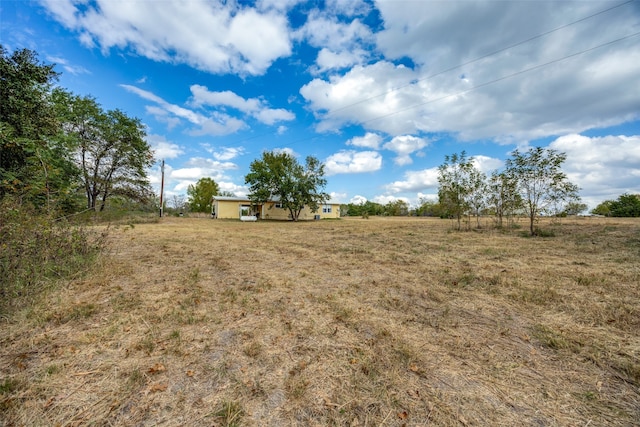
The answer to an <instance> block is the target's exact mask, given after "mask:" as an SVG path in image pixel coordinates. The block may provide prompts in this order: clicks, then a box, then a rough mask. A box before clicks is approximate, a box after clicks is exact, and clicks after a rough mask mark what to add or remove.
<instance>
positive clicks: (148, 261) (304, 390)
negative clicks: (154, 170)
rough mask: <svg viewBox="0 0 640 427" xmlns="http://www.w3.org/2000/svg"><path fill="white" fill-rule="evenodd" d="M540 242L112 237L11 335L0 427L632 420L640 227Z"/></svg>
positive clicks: (154, 232)
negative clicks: (93, 261)
mask: <svg viewBox="0 0 640 427" xmlns="http://www.w3.org/2000/svg"><path fill="white" fill-rule="evenodd" d="M521 225H522V230H526V224H525V223H524V222H522V223H521ZM543 227H544V229H545V230H549V231H552V232H553V234H554V236H553V237H547V238H527V237H523V236H522V235H521V232H520V231H513V232H509V233H503V232H500V231H497V230H494V229H490V228H486V229H484V230H482V231H471V232H456V231H452V230H451V223H450V222H449V221H445V220H438V219H416V218H414V219H408V218H405V219H399V218H388V219H383V218H371V219H368V220H364V219H344V220H338V221H317V222H301V223H286V222H257V223H241V222H236V221H222V220H218V221H214V220H210V219H204V218H164V219H162V220H161V221H160V222H158V223H152V224H137V225H135V226H120V227H115V228H114V227H112V229H111V230H110V231H109V237H108V246H109V251H108V254H107V255H106V256H104V257H102V258H101V260H100V261H99V263H98V265H96V266H94V267H92V268H91V270H90V271H88V272H87V273H86V274H85V275H84V276H83V277H78V278H76V279H75V280H73V281H71V282H69V283H65V284H62V285H61V286H60V287H59V288H58V289H57V290H55V291H51V292H49V293H48V294H47V295H45V296H44V297H43V299H42V301H40V302H38V303H37V304H35V305H34V306H33V307H30V308H28V309H24V310H22V311H20V312H17V313H14V314H12V315H11V316H10V317H9V318H5V319H2V320H1V322H2V323H1V330H0V425H4V426H23V425H24V426H80V425H95V426H245V425H247V426H383V425H384V426H401V425H407V426H427V425H434V426H489V425H490V426H631V425H639V424H640V222H638V221H637V220H614V219H595V218H576V219H563V220H562V221H561V222H559V223H553V224H552V223H546V224H543Z"/></svg>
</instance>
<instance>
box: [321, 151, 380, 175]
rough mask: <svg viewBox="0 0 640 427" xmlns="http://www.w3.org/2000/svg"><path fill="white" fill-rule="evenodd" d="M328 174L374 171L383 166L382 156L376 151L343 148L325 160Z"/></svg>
mask: <svg viewBox="0 0 640 427" xmlns="http://www.w3.org/2000/svg"><path fill="white" fill-rule="evenodd" d="M324 164H325V171H326V173H327V175H335V174H339V173H363V172H373V171H377V170H379V169H380V168H382V156H381V155H380V153H378V152H376V151H353V150H342V151H339V152H337V153H335V154H332V155H331V156H329V157H327V159H326V160H325V162H324Z"/></svg>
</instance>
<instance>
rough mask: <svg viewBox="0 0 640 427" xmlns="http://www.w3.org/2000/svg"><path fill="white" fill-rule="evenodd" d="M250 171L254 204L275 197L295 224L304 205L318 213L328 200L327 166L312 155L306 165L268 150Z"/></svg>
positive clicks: (248, 179) (250, 194) (249, 176)
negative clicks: (325, 190) (326, 189)
mask: <svg viewBox="0 0 640 427" xmlns="http://www.w3.org/2000/svg"><path fill="white" fill-rule="evenodd" d="M249 169H250V172H249V173H248V174H247V175H246V176H245V183H246V184H249V191H250V193H249V199H250V200H251V202H252V203H254V204H262V203H266V202H267V201H269V200H272V199H274V198H276V199H278V200H279V201H280V203H281V204H282V207H283V208H285V209H288V210H289V214H290V216H291V219H292V220H294V221H297V220H298V218H299V216H300V212H302V209H303V208H304V207H305V206H309V208H310V209H311V211H312V212H317V211H318V208H319V205H320V204H322V203H324V202H325V201H327V200H329V195H328V194H327V193H325V192H324V191H322V190H323V189H324V187H325V186H326V185H327V180H326V179H325V178H324V164H322V163H321V162H320V161H319V160H318V159H316V158H315V157H313V156H308V157H307V158H306V162H305V165H304V166H303V165H301V164H299V163H298V161H297V160H296V158H295V157H293V156H292V155H291V154H289V153H286V152H275V151H266V152H264V153H262V158H261V159H259V160H254V161H253V162H251V165H250V166H249Z"/></svg>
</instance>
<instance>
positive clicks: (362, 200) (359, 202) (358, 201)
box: [349, 194, 367, 205]
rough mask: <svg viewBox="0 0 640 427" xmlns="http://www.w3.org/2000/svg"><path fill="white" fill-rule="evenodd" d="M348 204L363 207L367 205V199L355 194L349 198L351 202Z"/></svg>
mask: <svg viewBox="0 0 640 427" xmlns="http://www.w3.org/2000/svg"><path fill="white" fill-rule="evenodd" d="M349 203H351V204H354V205H364V204H365V203H367V198H366V197H364V196H360V195H359V194H356V195H355V196H353V197H352V198H351V200H349Z"/></svg>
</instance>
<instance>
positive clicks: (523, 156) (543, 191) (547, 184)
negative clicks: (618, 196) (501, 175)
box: [505, 147, 579, 236]
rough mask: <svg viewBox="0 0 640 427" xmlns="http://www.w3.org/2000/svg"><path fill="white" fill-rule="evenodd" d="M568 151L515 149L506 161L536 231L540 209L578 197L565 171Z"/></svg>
mask: <svg viewBox="0 0 640 427" xmlns="http://www.w3.org/2000/svg"><path fill="white" fill-rule="evenodd" d="M566 158H567V156H566V154H565V153H560V152H558V151H556V150H553V149H550V148H542V147H535V148H531V149H529V151H527V152H525V153H521V152H520V151H518V150H515V151H514V152H513V153H512V155H511V158H510V159H507V161H506V168H505V173H506V174H507V176H508V177H509V179H513V180H515V182H517V189H518V192H519V193H520V197H521V198H522V200H523V208H524V211H525V212H526V214H527V217H528V218H529V231H530V233H531V235H532V236H534V235H535V234H536V230H535V228H534V223H535V221H536V219H537V218H538V216H539V215H540V214H541V213H550V212H549V209H550V208H551V207H553V206H554V205H557V204H558V203H562V202H566V201H575V200H578V199H579V196H578V187H577V186H576V185H575V184H572V183H571V182H569V180H568V179H567V175H566V174H565V173H564V172H562V163H564V161H565V160H566Z"/></svg>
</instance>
